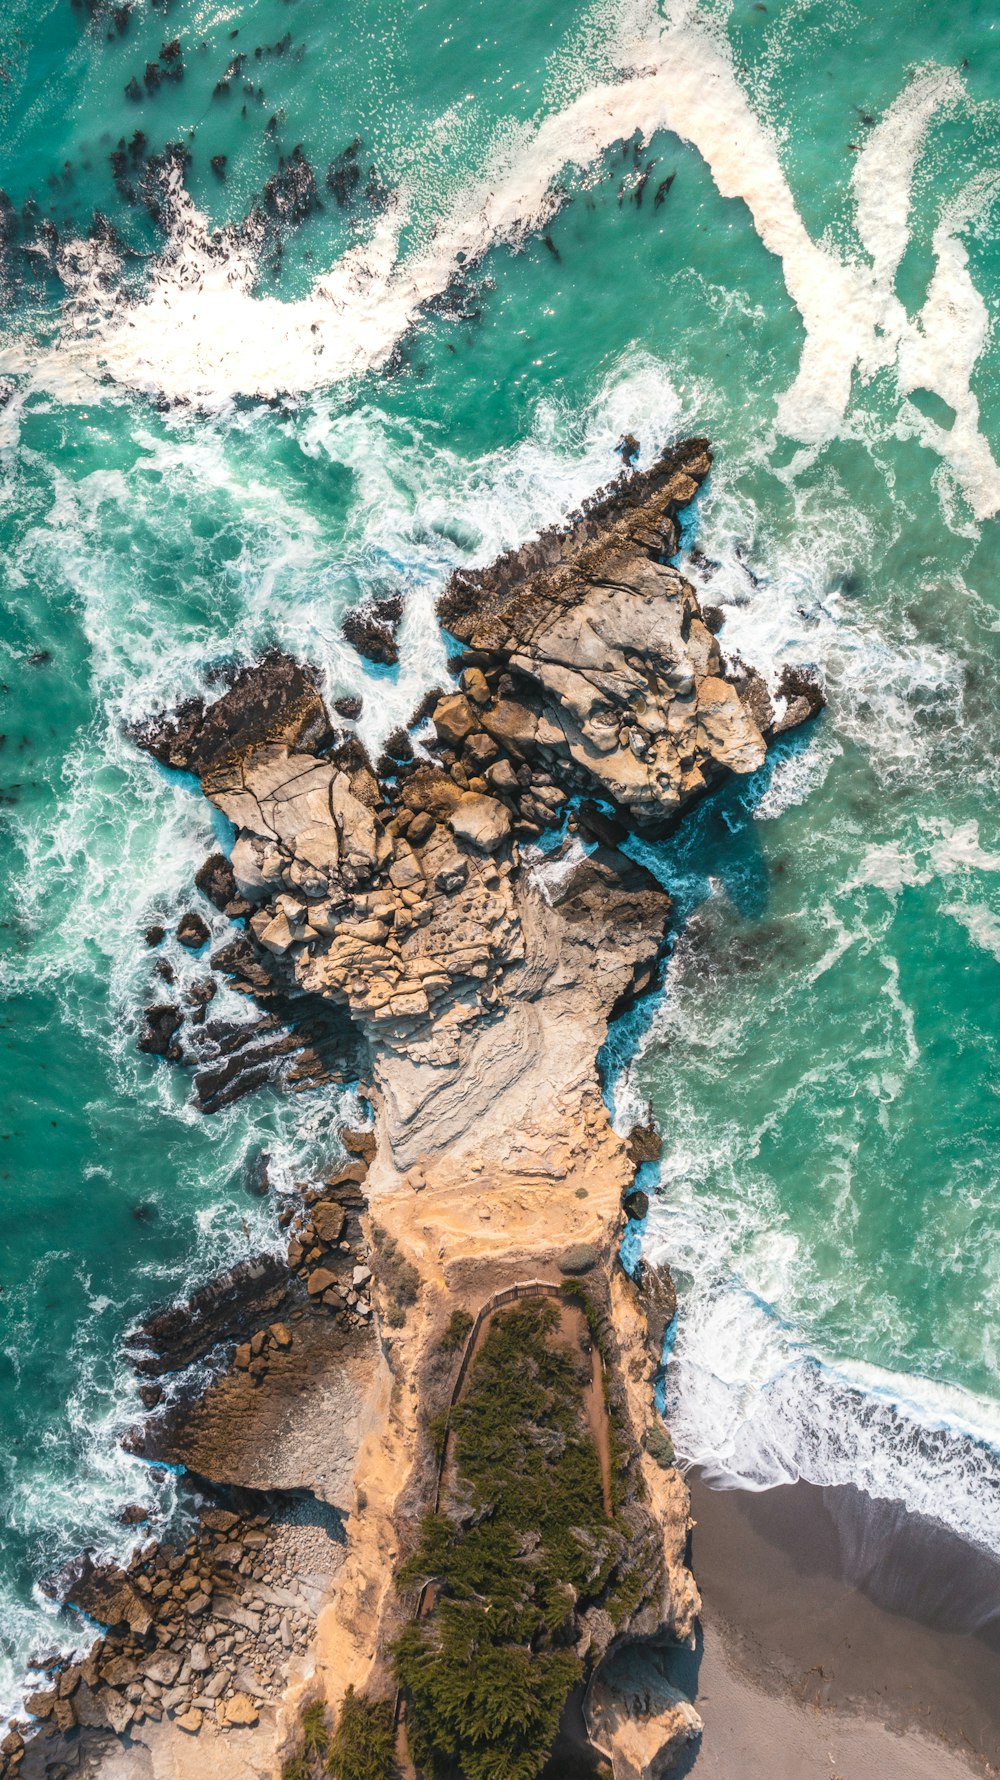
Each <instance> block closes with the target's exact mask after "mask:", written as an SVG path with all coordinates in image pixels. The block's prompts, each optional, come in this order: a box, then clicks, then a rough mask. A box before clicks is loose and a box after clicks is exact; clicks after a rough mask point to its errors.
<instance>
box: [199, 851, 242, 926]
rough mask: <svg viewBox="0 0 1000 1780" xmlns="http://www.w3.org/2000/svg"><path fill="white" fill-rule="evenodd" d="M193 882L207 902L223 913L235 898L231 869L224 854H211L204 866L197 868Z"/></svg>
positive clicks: (234, 882) (234, 881)
mask: <svg viewBox="0 0 1000 1780" xmlns="http://www.w3.org/2000/svg"><path fill="white" fill-rule="evenodd" d="M194 881H195V883H196V884H197V886H198V889H199V890H200V891H201V892H202V894H203V895H204V896H207V897H208V900H209V902H214V904H215V906H216V908H217V909H221V910H223V912H225V909H226V906H227V904H229V903H230V902H232V901H233V900H234V898H235V896H236V879H235V877H234V875H233V868H232V866H231V865H230V863H229V860H228V859H227V858H226V856H225V854H224V853H212V854H211V855H210V856H209V858H208V859H206V860H205V863H204V865H200V866H199V867H198V870H197V871H196V872H195V875H194Z"/></svg>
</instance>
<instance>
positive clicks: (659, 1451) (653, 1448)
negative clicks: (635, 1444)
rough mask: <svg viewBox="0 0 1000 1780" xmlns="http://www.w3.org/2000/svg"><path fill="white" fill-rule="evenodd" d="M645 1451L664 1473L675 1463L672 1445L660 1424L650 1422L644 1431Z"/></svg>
mask: <svg viewBox="0 0 1000 1780" xmlns="http://www.w3.org/2000/svg"><path fill="white" fill-rule="evenodd" d="M646 1451H647V1452H648V1454H649V1456H650V1458H651V1459H655V1460H656V1463H657V1464H658V1465H660V1466H661V1467H662V1469H663V1470H664V1471H669V1470H670V1467H671V1466H672V1465H673V1464H674V1463H675V1462H676V1457H677V1455H676V1453H675V1452H674V1443H673V1441H672V1440H671V1438H670V1435H669V1434H668V1433H667V1430H666V1428H665V1427H664V1426H663V1424H662V1422H650V1424H649V1427H648V1428H647V1429H646Z"/></svg>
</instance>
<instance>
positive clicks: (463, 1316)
mask: <svg viewBox="0 0 1000 1780" xmlns="http://www.w3.org/2000/svg"><path fill="white" fill-rule="evenodd" d="M475 1320H476V1319H475V1317H474V1316H471V1315H470V1314H469V1312H468V1311H467V1310H453V1311H452V1313H451V1316H450V1318H449V1321H448V1327H447V1328H446V1330H445V1332H444V1334H443V1335H442V1337H441V1340H440V1343H439V1346H440V1348H441V1352H442V1353H446V1354H454V1353H457V1352H458V1350H459V1348H460V1347H464V1346H465V1343H466V1342H467V1341H468V1339H469V1335H470V1334H471V1332H472V1325H473V1323H474V1322H475Z"/></svg>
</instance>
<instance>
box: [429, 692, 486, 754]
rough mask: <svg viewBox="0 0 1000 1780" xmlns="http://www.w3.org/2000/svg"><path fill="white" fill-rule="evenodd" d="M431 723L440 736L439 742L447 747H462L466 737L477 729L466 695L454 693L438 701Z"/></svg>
mask: <svg viewBox="0 0 1000 1780" xmlns="http://www.w3.org/2000/svg"><path fill="white" fill-rule="evenodd" d="M431 722H432V723H433V725H434V728H435V729H436V731H437V734H438V740H439V741H441V742H443V743H444V744H445V746H446V747H447V746H451V747H453V748H459V747H461V745H462V743H463V742H464V741H465V738H466V736H469V735H471V734H472V732H473V730H474V729H476V728H477V727H478V726H477V723H476V718H475V716H474V715H473V711H472V706H471V705H470V703H469V701H468V699H467V698H466V697H465V694H464V693H462V692H453V693H451V694H450V695H448V696H446V697H445V698H440V699H438V702H437V704H436V705H435V707H434V710H433V712H432V713H431Z"/></svg>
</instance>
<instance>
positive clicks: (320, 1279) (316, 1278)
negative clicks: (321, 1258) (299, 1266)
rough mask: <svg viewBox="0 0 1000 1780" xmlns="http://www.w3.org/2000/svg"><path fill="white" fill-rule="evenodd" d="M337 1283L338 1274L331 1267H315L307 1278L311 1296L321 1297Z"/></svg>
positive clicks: (307, 1287)
mask: <svg viewBox="0 0 1000 1780" xmlns="http://www.w3.org/2000/svg"><path fill="white" fill-rule="evenodd" d="M336 1283H337V1275H336V1274H335V1273H331V1272H330V1269H329V1267H314V1268H313V1270H312V1272H311V1273H310V1275H309V1278H308V1279H307V1280H306V1291H307V1292H308V1293H309V1296H310V1298H319V1297H322V1295H323V1293H324V1292H326V1291H328V1290H329V1289H330V1287H331V1286H335V1285H336Z"/></svg>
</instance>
